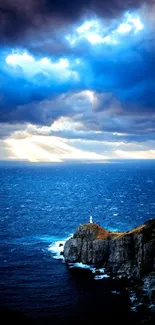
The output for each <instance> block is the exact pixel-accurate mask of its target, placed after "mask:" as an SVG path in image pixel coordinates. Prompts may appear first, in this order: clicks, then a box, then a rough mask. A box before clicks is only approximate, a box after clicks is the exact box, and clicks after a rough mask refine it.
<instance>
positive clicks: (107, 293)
mask: <svg viewBox="0 0 155 325" xmlns="http://www.w3.org/2000/svg"><path fill="white" fill-rule="evenodd" d="M0 189H1V190H0V306H1V307H3V308H7V310H9V311H11V310H12V311H14V312H15V311H17V312H19V311H20V312H21V313H22V315H25V317H28V319H39V320H42V319H44V322H43V324H46V323H49V324H51V322H52V324H65V323H68V322H69V320H74V323H75V319H76V320H78V321H79V320H80V319H82V317H83V318H84V317H87V318H88V315H89V316H90V319H91V320H92V319H93V315H94V313H95V319H97V318H96V317H97V316H96V315H98V317H99V316H101V315H99V314H100V311H102V315H103V314H106V313H110V314H111V313H112V314H113V315H115V314H118V313H123V312H124V313H125V314H126V315H127V313H130V311H129V304H128V299H127V297H126V295H125V293H124V291H123V290H122V291H121V292H119V294H114V293H115V292H117V290H115V289H116V288H115V287H114V284H113V283H111V281H110V280H108V279H103V280H100V281H95V280H94V278H93V276H92V274H91V273H90V272H89V270H77V269H74V270H72V269H68V267H67V266H66V265H65V263H64V262H63V260H60V259H59V255H58V254H57V250H60V247H59V242H61V241H63V240H65V239H66V238H67V237H68V236H70V235H71V234H72V233H73V232H74V231H75V229H76V227H77V226H78V225H79V224H80V223H85V222H87V221H88V220H89V216H90V215H92V216H93V219H94V222H96V223H98V224H100V225H101V226H103V227H104V228H107V229H110V230H118V231H126V230H129V229H132V228H133V227H136V226H138V225H140V224H142V223H143V222H145V221H146V220H148V219H151V218H153V217H155V162H154V161H143V162H142V161H134V162H127V161H126V162H123V161H122V162H119V161H118V162H116V163H107V164H75V165H73V164H69V165H66V164H57V165H55V164H54V165H47V166H46V165H33V164H29V165H23V166H22V165H19V166H12V165H7V166H6V167H5V166H1V167H0ZM80 317H81V318H80ZM45 319H46V321H45ZM119 319H120V318H119ZM89 323H90V320H89Z"/></svg>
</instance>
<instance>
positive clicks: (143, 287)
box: [64, 219, 155, 311]
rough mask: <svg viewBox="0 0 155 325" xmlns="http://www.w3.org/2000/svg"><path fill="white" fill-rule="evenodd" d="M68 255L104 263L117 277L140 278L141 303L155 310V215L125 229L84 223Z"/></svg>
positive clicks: (71, 260) (68, 243)
mask: <svg viewBox="0 0 155 325" xmlns="http://www.w3.org/2000/svg"><path fill="white" fill-rule="evenodd" d="M64 258H65V261H66V263H74V262H81V263H83V264H89V265H91V264H95V265H98V266H102V267H104V268H105V272H106V273H108V274H109V275H111V276H112V277H115V278H117V279H121V278H126V279H130V280H132V281H139V282H140V283H141V284H139V285H138V291H139V293H138V298H137V299H138V301H139V304H141V302H142V303H146V304H147V305H149V307H150V310H152V311H155V308H154V305H155V219H152V220H149V221H147V222H146V223H144V224H143V225H142V226H140V227H137V228H135V229H133V230H131V231H127V232H122V233H119V232H110V231H108V230H105V229H103V228H102V227H100V226H99V225H97V224H94V223H88V224H84V225H80V226H79V227H78V228H77V230H76V232H75V233H74V235H73V237H72V238H70V239H69V240H67V241H66V243H65V245H64Z"/></svg>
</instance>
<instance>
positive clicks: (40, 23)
mask: <svg viewBox="0 0 155 325" xmlns="http://www.w3.org/2000/svg"><path fill="white" fill-rule="evenodd" d="M143 3H148V1H142V0H126V1H122V0H72V1H70V0H57V1H55V0H26V1H25V0H14V1H12V0H5V1H2V0H1V2H0V21H1V29H0V39H1V42H2V44H7V43H8V42H13V43H16V44H18V42H19V43H22V42H23V41H24V37H26V35H27V34H28V33H30V34H31V33H32V32H38V31H39V33H40V32H41V30H44V29H46V28H47V29H48V28H49V26H50V30H51V33H53V31H54V30H57V29H59V28H60V27H65V26H67V25H68V24H71V23H73V22H76V21H77V19H79V18H80V17H82V16H85V15H91V14H93V15H94V14H97V15H99V16H101V17H104V18H107V19H109V18H113V17H116V16H118V15H119V14H121V13H122V12H124V11H125V10H128V9H134V8H137V7H139V6H141V5H142V4H143ZM152 3H154V1H153V0H150V1H149V4H152Z"/></svg>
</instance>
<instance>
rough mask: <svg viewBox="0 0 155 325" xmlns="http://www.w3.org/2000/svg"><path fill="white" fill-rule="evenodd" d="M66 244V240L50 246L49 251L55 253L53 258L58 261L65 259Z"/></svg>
mask: <svg viewBox="0 0 155 325" xmlns="http://www.w3.org/2000/svg"><path fill="white" fill-rule="evenodd" d="M64 244H65V240H64V241H56V242H53V243H52V244H50V245H49V247H48V251H50V252H51V253H53V258H55V259H57V260H63V259H64V257H63V255H62V252H63V248H64Z"/></svg>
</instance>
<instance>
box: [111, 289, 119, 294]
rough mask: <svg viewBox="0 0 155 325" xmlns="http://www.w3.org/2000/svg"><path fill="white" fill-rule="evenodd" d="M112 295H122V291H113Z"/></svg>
mask: <svg viewBox="0 0 155 325" xmlns="http://www.w3.org/2000/svg"><path fill="white" fill-rule="evenodd" d="M111 293H113V295H120V291H116V290H113V291H111Z"/></svg>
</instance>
